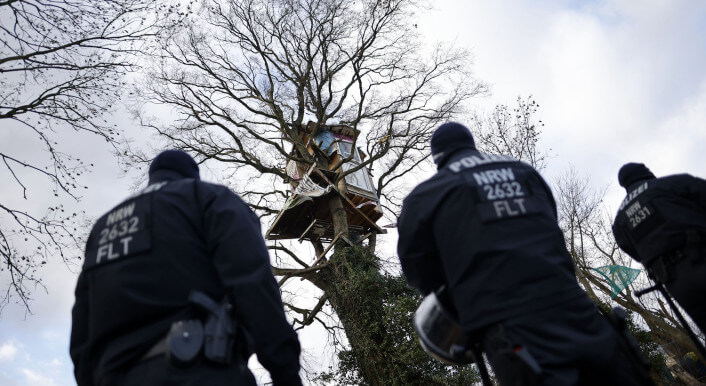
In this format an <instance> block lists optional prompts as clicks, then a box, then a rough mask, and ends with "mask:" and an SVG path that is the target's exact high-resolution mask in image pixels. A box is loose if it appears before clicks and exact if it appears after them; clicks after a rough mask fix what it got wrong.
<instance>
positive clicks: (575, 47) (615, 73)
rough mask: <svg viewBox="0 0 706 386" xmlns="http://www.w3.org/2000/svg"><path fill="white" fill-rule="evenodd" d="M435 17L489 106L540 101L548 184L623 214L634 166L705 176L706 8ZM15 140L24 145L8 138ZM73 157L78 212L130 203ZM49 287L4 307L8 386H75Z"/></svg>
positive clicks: (1, 348) (68, 293)
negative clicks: (559, 179) (78, 177)
mask: <svg viewBox="0 0 706 386" xmlns="http://www.w3.org/2000/svg"><path fill="white" fill-rule="evenodd" d="M435 8H436V9H435V10H433V11H429V12H425V15H424V17H423V18H422V19H421V20H420V21H419V22H418V28H419V29H420V32H422V33H423V34H426V35H428V36H431V37H434V38H436V39H442V40H447V41H455V42H456V44H457V45H460V46H465V47H468V48H470V49H472V51H473V53H474V56H475V66H474V70H475V73H476V74H477V76H478V77H479V78H480V79H481V80H484V81H486V82H488V83H489V84H490V85H491V87H492V95H491V96H489V97H488V98H486V100H485V101H484V102H482V103H481V104H484V105H494V104H497V103H503V104H510V105H512V104H513V103H514V102H515V99H516V98H517V96H522V97H527V96H529V95H533V96H534V98H535V100H536V101H537V102H538V103H539V105H540V108H539V111H538V114H537V117H538V118H539V119H541V120H542V121H543V122H544V123H545V126H544V130H543V133H542V136H541V139H540V141H541V142H540V146H541V147H542V148H544V149H551V151H550V154H551V155H552V158H551V159H550V160H549V162H548V166H547V169H546V170H545V175H546V176H547V179H548V180H549V182H550V183H551V182H552V179H553V178H554V177H555V176H557V175H558V174H560V173H562V172H564V171H566V170H567V169H568V168H569V166H570V165H573V166H574V167H575V169H576V170H577V171H578V172H579V173H580V174H581V175H588V176H589V177H590V179H591V181H592V182H593V184H594V185H595V186H598V187H601V186H606V185H609V184H610V187H609V190H608V194H607V197H606V204H607V205H608V206H609V207H611V208H615V207H617V204H618V203H619V201H620V200H621V199H622V195H623V192H622V191H621V189H619V187H618V185H617V181H616V175H617V171H618V169H619V167H620V166H621V165H622V164H624V163H625V162H629V161H638V162H644V163H646V164H647V165H648V167H650V168H651V169H652V171H653V172H654V173H655V174H656V175H657V176H660V175H664V174H671V173H681V172H688V173H691V174H693V175H696V176H699V177H706V162H704V161H706V155H705V153H706V151H705V150H704V144H706V70H704V69H706V2H701V1H687V0H615V1H572V0H564V1H561V0H556V1H548V0H525V1H521V0H513V1H511V0H485V1H478V0H474V1H470V0H437V1H436V2H435ZM115 119H120V118H117V117H116V118H115ZM121 121H124V120H121ZM126 125H129V123H126ZM128 132H129V130H128ZM8 140H9V141H14V142H13V145H14V144H15V143H16V144H17V145H18V146H19V145H21V141H19V140H18V139H15V138H9V139H8V138H7V136H4V137H3V136H1V135H0V141H8ZM27 150H28V151H30V150H31V149H27ZM75 150H76V151H77V152H79V153H82V154H83V155H84V157H86V158H88V159H90V162H94V163H95V164H96V166H97V167H96V170H95V171H94V173H92V175H91V176H89V177H88V178H87V179H86V180H85V182H86V184H88V185H89V189H88V190H87V191H86V193H85V195H84V197H83V200H82V201H81V203H80V206H81V208H83V209H84V210H85V211H86V212H87V214H88V215H89V216H90V217H92V218H95V217H97V216H99V215H101V214H102V213H103V212H105V211H106V210H108V209H109V208H110V207H111V206H113V205H115V204H117V203H118V202H119V201H120V200H122V198H123V197H124V196H125V195H126V194H127V193H128V189H129V186H130V185H131V180H130V179H119V178H118V177H119V174H120V173H119V170H118V168H117V167H116V166H115V165H114V161H113V160H112V159H111V158H110V157H111V156H110V154H109V153H108V150H109V149H107V148H106V147H105V146H104V144H102V143H101V142H100V141H99V140H96V139H91V138H82V141H81V143H80V145H77V146H75ZM97 151H100V152H101V154H102V155H96V152H97ZM3 199H4V198H3ZM265 225H266V224H265ZM265 225H263V227H265ZM395 236H396V235H395V234H394V230H393V231H392V232H391V233H390V234H389V236H385V237H387V238H389V239H390V240H389V241H388V242H386V243H385V244H387V245H393V244H394V237H395ZM44 278H45V283H46V285H47V288H48V294H45V293H44V292H42V291H36V292H35V294H34V298H35V300H34V302H33V303H32V309H33V312H34V314H33V315H25V313H24V310H23V309H22V308H21V307H16V306H13V305H9V306H8V307H6V308H5V309H4V310H3V313H2V316H1V318H0V384H3V385H10V386H11V385H73V384H75V382H74V380H73V376H72V369H73V367H72V365H71V361H70V358H69V356H68V338H69V333H70V311H71V306H72V305H73V288H74V285H75V281H76V273H75V272H71V271H69V270H68V269H67V268H66V267H65V266H64V265H62V264H59V263H52V264H49V265H48V267H47V268H46V269H45V270H44ZM302 337H303V339H304V340H305V341H304V342H303V344H304V346H305V347H309V348H312V345H311V344H308V342H310V341H311V342H313V341H314V340H312V339H311V338H310V337H309V336H308V335H302ZM314 349H315V350H319V349H320V347H316V348H314Z"/></svg>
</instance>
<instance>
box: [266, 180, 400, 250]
mask: <svg viewBox="0 0 706 386" xmlns="http://www.w3.org/2000/svg"><path fill="white" fill-rule="evenodd" d="M326 174H328V176H327V175H326ZM309 176H310V178H311V179H312V181H314V182H316V183H317V184H318V185H319V186H328V185H330V184H331V182H330V179H333V178H332V177H334V176H335V174H333V172H330V171H321V170H318V169H314V170H312V171H311V172H310V173H309ZM339 194H340V193H339V192H338V191H336V190H331V191H330V192H329V193H328V194H326V195H323V196H320V197H312V198H311V200H306V201H304V202H302V203H300V204H298V205H296V206H293V207H290V208H288V209H284V210H282V211H281V212H280V213H279V214H278V215H277V218H275V220H274V221H273V223H272V225H271V226H270V228H269V229H268V230H267V233H266V235H265V238H266V239H268V240H282V239H298V240H299V241H302V240H321V241H324V242H329V241H331V240H332V239H333V237H334V232H333V218H332V215H331V210H330V209H329V205H328V201H329V199H330V197H331V195H339ZM342 198H343V197H342ZM343 206H344V209H345V210H346V217H347V218H348V228H349V231H351V232H353V233H356V234H358V235H361V236H363V235H365V234H368V233H387V232H386V230H385V229H382V228H380V227H379V226H378V225H377V224H375V222H376V221H377V220H378V219H380V217H382V211H381V210H380V208H379V207H378V205H377V199H376V198H371V197H366V196H362V195H359V194H356V193H354V192H349V193H348V194H347V195H346V197H345V198H343Z"/></svg>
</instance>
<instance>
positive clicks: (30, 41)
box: [0, 0, 188, 311]
mask: <svg viewBox="0 0 706 386" xmlns="http://www.w3.org/2000/svg"><path fill="white" fill-rule="evenodd" d="M187 11H188V7H182V8H175V7H170V6H168V5H160V4H159V3H158V2H156V1H146V0H142V1H139V0H112V1H104V0H6V1H0V36H1V37H2V38H1V39H0V120H2V123H3V130H4V131H5V133H4V135H6V136H7V138H9V139H10V140H9V141H6V142H4V143H2V144H0V159H2V165H3V166H4V169H3V170H4V174H3V176H2V179H3V181H7V183H6V184H5V185H4V186H3V188H4V189H7V190H6V191H5V192H4V193H7V194H12V195H17V196H19V197H21V198H20V199H18V200H15V199H14V198H13V199H9V198H8V196H5V197H3V198H2V201H0V258H1V259H2V261H1V262H0V266H1V267H2V268H0V270H2V272H3V274H2V278H3V282H4V281H7V282H8V283H9V285H8V288H7V291H6V293H5V295H4V296H2V297H1V298H0V306H2V305H5V304H7V302H8V301H9V300H10V299H11V297H12V296H13V295H18V300H19V301H20V302H22V303H23V304H24V305H25V307H26V308H27V310H28V311H29V303H28V301H29V299H30V296H31V290H30V289H31V287H35V286H41V276H40V275H39V274H38V273H37V269H38V268H39V267H40V266H41V265H43V264H45V263H46V261H47V259H48V258H50V257H51V256H53V255H55V254H58V256H60V257H61V258H62V259H63V260H64V261H65V262H68V261H69V260H71V259H73V257H72V256H69V254H70V253H71V254H73V253H75V251H76V248H79V249H80V246H79V245H78V242H79V237H78V236H77V235H78V234H79V233H80V232H79V225H80V224H78V223H77V219H78V216H79V215H78V214H77V213H70V214H69V213H68V212H65V208H64V205H63V204H61V203H60V202H59V201H56V203H54V204H49V207H43V208H41V209H37V204H35V203H36V202H37V201H40V199H41V200H44V196H45V194H46V193H45V192H47V191H49V192H50V194H51V196H53V197H59V196H67V197H69V198H70V199H73V200H78V199H79V198H80V191H81V190H83V189H86V188H87V187H86V186H82V185H81V184H80V181H79V178H80V176H81V175H82V174H83V173H85V172H86V171H87V170H88V169H90V167H91V166H92V165H91V164H90V163H89V162H84V161H83V160H81V159H78V158H77V157H75V156H73V155H72V154H70V153H68V152H65V151H63V150H62V149H63V148H64V146H62V145H65V143H66V142H65V141H66V140H67V137H66V135H71V134H72V133H81V132H84V133H88V134H93V135H97V136H99V137H102V138H104V139H105V140H106V141H107V142H109V143H115V142H116V139H117V135H119V133H120V131H119V130H118V129H117V128H116V127H115V125H113V124H110V123H108V122H106V121H105V120H104V119H103V118H104V116H105V115H106V113H107V112H108V111H109V110H110V107H111V105H112V104H113V103H114V102H115V101H116V100H117V99H118V98H119V95H120V94H119V93H120V90H121V88H122V86H123V76H124V74H125V73H126V72H129V71H130V70H131V69H133V68H134V60H133V59H134V54H136V53H138V52H139V51H141V50H149V49H150V39H151V38H153V37H156V35H157V34H158V32H159V31H160V30H161V28H162V27H165V26H166V25H169V24H171V23H173V22H174V21H176V20H179V19H180V18H182V17H183V15H184V13H183V12H187ZM180 12H182V13H181V14H180ZM26 142H29V143H30V145H27V146H29V148H28V147H27V146H22V147H21V148H18V147H17V144H18V143H26ZM37 179H39V181H40V182H39V184H42V185H43V186H42V187H41V188H40V189H35V190H34V191H31V190H32V189H31V181H36V180H37ZM11 182H14V183H15V185H14V188H15V189H14V192H13V191H11V190H10V189H12V184H11ZM47 185H48V188H47ZM57 200H58V198H57ZM43 211H46V212H45V213H41V212H43Z"/></svg>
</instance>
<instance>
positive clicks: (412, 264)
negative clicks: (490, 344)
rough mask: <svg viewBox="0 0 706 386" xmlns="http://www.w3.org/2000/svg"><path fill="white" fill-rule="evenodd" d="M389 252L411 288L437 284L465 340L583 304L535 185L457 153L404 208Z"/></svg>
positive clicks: (541, 189) (500, 163) (532, 178)
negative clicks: (553, 309) (466, 334)
mask: <svg viewBox="0 0 706 386" xmlns="http://www.w3.org/2000/svg"><path fill="white" fill-rule="evenodd" d="M398 227H399V242H398V253H399V257H400V261H401V264H402V269H403V272H404V274H405V276H406V278H407V281H408V282H409V283H410V285H412V286H413V287H415V288H417V289H419V290H420V291H421V292H422V293H424V294H426V293H429V292H431V291H433V290H435V289H437V288H438V287H439V286H440V285H442V284H446V285H447V287H448V288H449V290H450V296H451V299H452V300H453V304H454V306H455V308H456V312H458V316H459V321H460V322H461V324H462V325H463V326H464V328H465V329H466V330H467V331H468V332H474V330H476V329H478V328H481V327H485V326H488V325H490V324H493V323H497V322H500V321H503V320H507V319H511V318H514V317H518V316H521V315H523V314H527V313H531V312H533V311H535V310H539V309H543V308H548V307H551V306H553V305H558V304H560V303H563V302H566V301H570V300H572V299H576V298H578V297H580V296H585V293H584V292H583V291H582V290H581V289H580V287H579V286H578V284H577V281H576V278H575V276H574V270H573V265H572V262H571V257H570V255H569V253H568V251H567V250H566V246H565V243H564V238H563V235H562V233H561V230H560V229H559V226H558V224H557V216H556V204H555V202H554V199H553V197H552V193H551V191H550V190H549V188H548V186H547V185H546V183H545V182H544V180H543V179H542V177H541V176H540V175H539V174H538V173H537V172H536V171H535V170H534V169H533V168H532V167H531V166H529V165H527V164H525V163H522V162H519V161H517V160H514V159H512V158H510V157H505V156H492V155H487V154H483V153H479V152H478V151H476V150H472V149H463V150H460V151H458V152H456V153H455V154H453V155H452V156H451V158H450V159H449V161H448V162H447V163H446V164H445V166H444V167H443V168H441V169H440V170H439V171H438V173H437V174H436V175H434V176H433V177H432V178H430V179H429V180H427V181H425V182H423V183H422V184H420V185H419V186H417V187H416V188H415V189H414V190H413V191H412V193H410V195H409V196H408V197H407V198H406V199H405V200H404V203H403V208H402V213H401V214H400V217H399V220H398Z"/></svg>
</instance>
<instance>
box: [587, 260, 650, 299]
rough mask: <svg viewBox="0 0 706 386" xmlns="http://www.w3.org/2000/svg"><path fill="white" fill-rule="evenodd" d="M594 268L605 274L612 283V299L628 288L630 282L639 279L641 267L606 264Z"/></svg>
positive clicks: (602, 274)
mask: <svg viewBox="0 0 706 386" xmlns="http://www.w3.org/2000/svg"><path fill="white" fill-rule="evenodd" d="M592 269H593V270H594V271H596V272H598V273H599V274H600V275H601V276H603V277H604V278H605V279H606V280H607V281H608V283H609V284H610V288H611V299H615V297H616V296H618V294H619V293H620V292H622V291H623V290H624V289H625V288H627V286H629V285H630V283H632V282H633V281H635V279H637V275H639V274H640V270H639V269H635V268H630V267H626V266H623V265H606V266H603V267H598V268H592Z"/></svg>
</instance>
